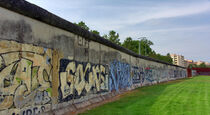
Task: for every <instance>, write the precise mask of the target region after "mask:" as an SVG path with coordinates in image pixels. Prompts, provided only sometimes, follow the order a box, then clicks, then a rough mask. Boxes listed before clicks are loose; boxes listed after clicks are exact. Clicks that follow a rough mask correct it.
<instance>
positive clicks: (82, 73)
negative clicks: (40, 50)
mask: <svg viewBox="0 0 210 115" xmlns="http://www.w3.org/2000/svg"><path fill="white" fill-rule="evenodd" d="M60 63H61V67H60V87H59V91H60V101H65V100H71V99H73V98H80V97H81V96H85V95H86V94H87V93H90V92H91V93H100V92H104V91H107V90H108V85H107V84H108V76H107V72H106V68H105V66H103V65H95V64H90V63H80V62H76V61H70V60H66V59H61V60H60Z"/></svg>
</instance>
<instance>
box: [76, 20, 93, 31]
mask: <svg viewBox="0 0 210 115" xmlns="http://www.w3.org/2000/svg"><path fill="white" fill-rule="evenodd" d="M76 25H78V26H79V27H81V28H83V29H85V30H88V31H89V29H90V28H89V27H88V26H87V25H86V24H85V22H83V21H80V22H78V23H76Z"/></svg>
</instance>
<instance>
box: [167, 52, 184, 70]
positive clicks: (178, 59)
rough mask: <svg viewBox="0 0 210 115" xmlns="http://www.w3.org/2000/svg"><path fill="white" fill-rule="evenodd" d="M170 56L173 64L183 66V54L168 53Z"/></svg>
mask: <svg viewBox="0 0 210 115" xmlns="http://www.w3.org/2000/svg"><path fill="white" fill-rule="evenodd" d="M170 56H171V58H172V59H173V64H175V65H178V66H182V67H185V66H186V62H185V60H184V56H182V55H177V54H170Z"/></svg>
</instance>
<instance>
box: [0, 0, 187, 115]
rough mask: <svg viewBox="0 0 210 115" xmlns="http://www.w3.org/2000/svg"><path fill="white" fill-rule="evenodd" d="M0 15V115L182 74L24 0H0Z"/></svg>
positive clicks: (100, 96) (53, 108)
mask: <svg viewBox="0 0 210 115" xmlns="http://www.w3.org/2000/svg"><path fill="white" fill-rule="evenodd" d="M0 17H1V18H0V76H1V78H0V114H7V113H9V114H14V115H17V114H19V115H22V114H39V113H44V112H47V113H46V114H65V113H66V112H69V111H71V112H75V111H78V110H80V109H82V108H85V107H86V106H90V105H92V104H94V103H99V102H101V101H104V100H107V99H110V98H113V97H115V96H117V95H119V94H122V93H123V92H126V91H128V90H132V89H134V88H137V87H141V86H145V85H152V84H156V83H160V82H166V81H169V80H175V79H181V78H185V77H186V69H185V68H182V67H179V66H175V65H172V64H168V63H165V62H161V61H159V60H155V59H151V58H148V57H144V56H139V55H138V54H135V53H133V52H131V51H129V50H127V49H125V48H122V47H121V46H118V45H116V44H113V43H111V42H110V41H108V40H106V39H103V38H101V37H100V36H97V35H94V34H93V33H90V32H88V31H86V30H84V29H81V28H80V27H78V26H76V25H74V24H72V23H71V22H67V21H66V20H64V19H62V18H60V17H57V16H55V15H54V14H51V13H49V12H47V11H46V10H44V9H41V8H39V7H37V6H35V5H32V4H30V3H28V2H26V1H24V0H18V1H17V0H0ZM20 100H21V101H20Z"/></svg>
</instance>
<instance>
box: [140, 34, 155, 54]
mask: <svg viewBox="0 0 210 115" xmlns="http://www.w3.org/2000/svg"><path fill="white" fill-rule="evenodd" d="M140 44H141V55H144V56H149V55H151V54H152V53H154V52H153V50H152V48H151V46H152V45H154V44H153V42H152V41H150V40H148V39H146V38H143V39H141V41H140Z"/></svg>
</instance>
